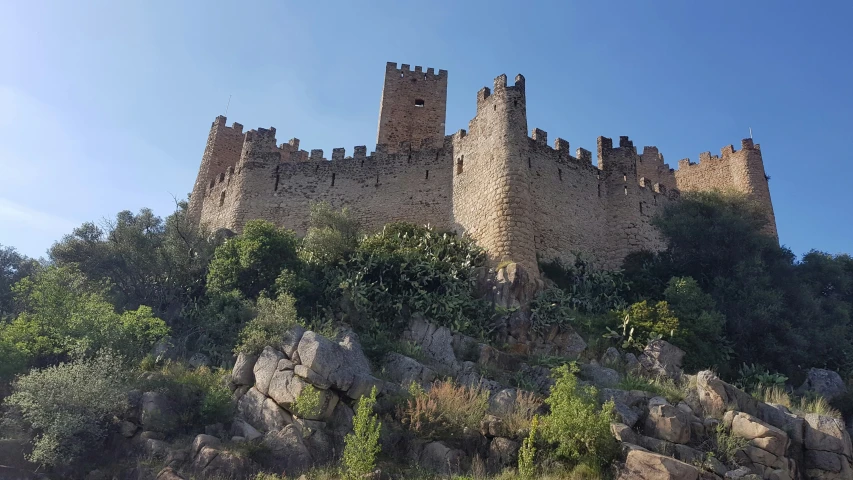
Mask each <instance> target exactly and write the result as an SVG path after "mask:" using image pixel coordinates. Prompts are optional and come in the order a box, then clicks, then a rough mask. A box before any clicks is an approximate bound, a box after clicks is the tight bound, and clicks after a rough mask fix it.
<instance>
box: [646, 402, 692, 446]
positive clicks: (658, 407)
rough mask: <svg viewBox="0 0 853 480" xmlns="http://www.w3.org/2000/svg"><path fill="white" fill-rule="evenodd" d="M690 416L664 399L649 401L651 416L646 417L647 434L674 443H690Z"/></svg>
mask: <svg viewBox="0 0 853 480" xmlns="http://www.w3.org/2000/svg"><path fill="white" fill-rule="evenodd" d="M691 420H692V419H691V417H690V415H688V414H686V413H684V412H682V411H681V410H679V409H677V408H676V407H673V406H672V405H670V404H669V402H667V401H666V399H664V398H663V397H655V398H652V399H651V400H649V414H648V416H647V417H646V425H645V426H646V432H647V433H648V434H649V435H651V436H653V437H655V438H659V439H661V440H666V441H668V442H672V443H687V442H688V441H690V422H691Z"/></svg>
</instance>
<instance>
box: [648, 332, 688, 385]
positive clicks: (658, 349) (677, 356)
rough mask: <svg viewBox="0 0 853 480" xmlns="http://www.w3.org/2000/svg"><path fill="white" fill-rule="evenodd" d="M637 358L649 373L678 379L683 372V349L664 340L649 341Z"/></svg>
mask: <svg viewBox="0 0 853 480" xmlns="http://www.w3.org/2000/svg"><path fill="white" fill-rule="evenodd" d="M638 360H639V361H640V365H641V367H642V368H643V369H644V370H645V371H646V372H648V373H649V374H652V375H663V376H667V377H670V378H675V379H678V378H681V375H682V373H683V372H682V370H681V365H682V362H683V360H684V350H682V349H680V348H678V347H676V346H675V345H673V344H671V343H669V342H667V341H666V340H654V341H652V342H649V344H648V345H647V346H646V348H645V349H644V350H643V354H642V355H640V357H639V359H638Z"/></svg>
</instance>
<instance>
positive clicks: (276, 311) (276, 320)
mask: <svg viewBox="0 0 853 480" xmlns="http://www.w3.org/2000/svg"><path fill="white" fill-rule="evenodd" d="M257 311H258V315H257V316H256V317H255V318H254V319H252V320H251V321H249V323H248V324H246V326H245V327H244V328H243V330H242V331H241V332H240V341H239V343H238V344H237V347H236V348H235V349H234V350H235V351H236V352H237V353H240V352H242V353H249V354H257V353H260V352H261V350H263V349H264V347H265V346H267V345H272V346H276V345H278V344H279V342H280V341H281V335H282V333H284V332H285V331H287V330H288V329H289V328H290V327H293V326H294V325H297V324H301V323H302V322H301V320H300V319H299V317H298V315H297V313H296V306H295V300H294V299H293V297H292V296H290V295H289V294H286V293H284V294H280V295H279V296H278V298H276V299H275V300H273V299H270V298H268V297H266V296H263V295H262V296H261V297H260V298H258V303H257Z"/></svg>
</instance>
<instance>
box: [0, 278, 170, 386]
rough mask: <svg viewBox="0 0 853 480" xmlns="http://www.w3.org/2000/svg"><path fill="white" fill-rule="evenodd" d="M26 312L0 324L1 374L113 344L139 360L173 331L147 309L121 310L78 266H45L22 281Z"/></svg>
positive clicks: (19, 291)
mask: <svg viewBox="0 0 853 480" xmlns="http://www.w3.org/2000/svg"><path fill="white" fill-rule="evenodd" d="M14 291H15V293H16V296H17V299H18V304H19V305H20V306H21V308H22V310H23V311H22V313H21V314H20V315H18V317H17V318H15V319H14V320H12V321H11V322H9V323H5V324H4V323H0V355H2V357H0V375H6V376H8V375H10V374H13V373H18V372H21V371H23V370H24V369H26V368H27V367H29V366H43V365H48V364H50V363H53V362H56V361H59V360H64V359H67V358H69V355H71V354H92V353H94V352H96V351H98V350H100V349H101V348H110V349H112V350H114V351H116V352H118V353H120V354H123V355H125V356H127V357H129V358H132V359H139V358H141V357H142V356H144V354H145V353H146V352H147V351H148V350H149V349H150V348H151V346H152V345H153V344H154V342H156V341H157V340H158V339H160V338H162V337H163V336H165V335H167V334H168V333H169V328H168V327H167V326H166V325H165V323H164V322H163V321H162V320H160V319H158V318H156V317H154V316H153V312H152V311H151V309H150V308H149V307H146V306H140V307H138V308H137V309H136V310H134V311H127V312H124V313H121V314H118V313H116V312H115V310H114V309H113V306H112V305H111V304H110V303H109V302H107V300H106V299H105V298H104V296H103V295H104V289H103V288H101V287H100V286H98V285H93V284H90V283H89V282H87V280H86V278H85V277H84V276H83V275H82V273H81V272H80V271H79V270H77V269H76V268H74V267H71V266H68V267H56V266H52V267H47V268H44V269H40V270H38V271H37V272H36V273H35V274H34V275H32V276H30V277H27V278H24V279H23V280H21V281H20V282H18V283H17V284H16V285H15V287H14Z"/></svg>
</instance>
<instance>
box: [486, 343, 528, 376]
mask: <svg viewBox="0 0 853 480" xmlns="http://www.w3.org/2000/svg"><path fill="white" fill-rule="evenodd" d="M477 364H478V365H480V366H481V367H486V368H493V369H498V370H504V371H509V372H514V371H516V370H518V369H519V368H521V360H520V359H519V358H518V357H517V356H515V355H510V354H508V353H504V352H501V351H500V350H498V349H496V348H494V347H492V346H489V345H485V344H483V345H481V346H480V355H479V359H478V360H477Z"/></svg>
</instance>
